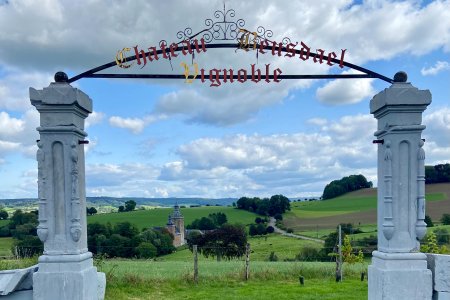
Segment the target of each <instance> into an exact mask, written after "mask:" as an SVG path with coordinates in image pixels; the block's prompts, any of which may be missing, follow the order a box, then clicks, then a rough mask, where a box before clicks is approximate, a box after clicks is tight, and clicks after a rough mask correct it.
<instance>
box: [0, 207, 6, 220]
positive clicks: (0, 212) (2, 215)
mask: <svg viewBox="0 0 450 300" xmlns="http://www.w3.org/2000/svg"><path fill="white" fill-rule="evenodd" d="M6 219H8V212H7V211H6V210H4V209H0V220H6Z"/></svg>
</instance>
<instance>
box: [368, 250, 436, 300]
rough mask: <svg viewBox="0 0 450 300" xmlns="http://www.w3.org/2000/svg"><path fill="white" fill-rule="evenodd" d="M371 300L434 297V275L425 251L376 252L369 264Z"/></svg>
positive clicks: (406, 299)
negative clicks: (432, 276) (429, 268)
mask: <svg viewBox="0 0 450 300" xmlns="http://www.w3.org/2000/svg"><path fill="white" fill-rule="evenodd" d="M368 278H369V300H412V299H415V300H431V297H432V292H433V291H432V278H431V271H430V270H428V269H427V265H426V260H425V255H424V254H423V253H410V254H407V253H401V254H393V253H381V252H378V251H375V252H374V254H373V258H372V264H371V265H370V266H369V277H368Z"/></svg>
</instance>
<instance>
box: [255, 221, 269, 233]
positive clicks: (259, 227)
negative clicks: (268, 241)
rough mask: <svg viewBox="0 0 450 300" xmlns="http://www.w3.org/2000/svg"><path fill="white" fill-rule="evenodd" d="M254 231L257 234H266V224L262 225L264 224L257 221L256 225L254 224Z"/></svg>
mask: <svg viewBox="0 0 450 300" xmlns="http://www.w3.org/2000/svg"><path fill="white" fill-rule="evenodd" d="M256 233H257V234H258V235H264V234H267V231H266V226H264V224H262V223H259V224H258V225H256Z"/></svg>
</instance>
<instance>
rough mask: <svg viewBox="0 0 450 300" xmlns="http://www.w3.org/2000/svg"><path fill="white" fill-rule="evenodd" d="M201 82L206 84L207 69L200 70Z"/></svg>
mask: <svg viewBox="0 0 450 300" xmlns="http://www.w3.org/2000/svg"><path fill="white" fill-rule="evenodd" d="M200 80H201V81H202V83H204V82H205V69H201V70H200Z"/></svg>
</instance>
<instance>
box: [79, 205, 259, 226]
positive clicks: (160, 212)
mask: <svg viewBox="0 0 450 300" xmlns="http://www.w3.org/2000/svg"><path fill="white" fill-rule="evenodd" d="M172 211H173V208H155V209H149V210H136V211H132V212H123V213H109V214H98V215H94V216H89V217H88V218H87V220H88V223H95V222H98V223H102V224H106V223H107V222H110V223H111V224H114V223H118V222H125V221H129V222H131V223H133V224H135V225H136V226H137V227H139V228H140V229H143V228H149V227H154V226H165V224H166V223H167V217H168V216H169V214H170V213H172ZM215 212H223V213H225V214H226V215H227V218H228V222H229V223H241V224H244V225H247V224H250V223H254V221H255V218H256V217H257V215H256V214H254V213H251V212H248V211H245V210H241V209H235V208H232V207H224V206H202V207H190V208H181V213H182V214H183V216H184V223H185V224H186V225H187V224H189V223H191V222H192V221H193V220H194V219H197V218H201V217H207V216H208V214H211V213H215Z"/></svg>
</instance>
